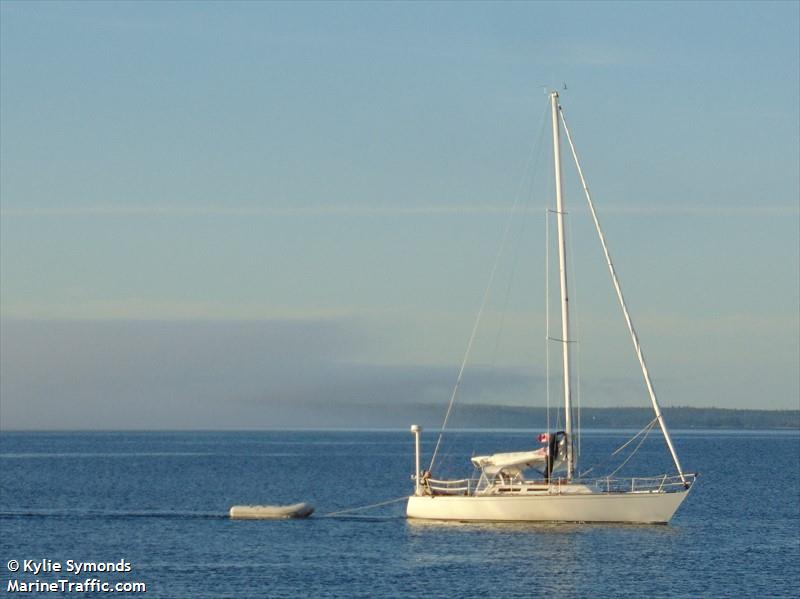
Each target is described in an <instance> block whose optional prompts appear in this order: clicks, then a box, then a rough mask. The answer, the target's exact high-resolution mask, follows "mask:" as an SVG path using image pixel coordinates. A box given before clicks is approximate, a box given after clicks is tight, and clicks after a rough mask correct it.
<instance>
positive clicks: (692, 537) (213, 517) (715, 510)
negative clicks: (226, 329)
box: [0, 431, 800, 598]
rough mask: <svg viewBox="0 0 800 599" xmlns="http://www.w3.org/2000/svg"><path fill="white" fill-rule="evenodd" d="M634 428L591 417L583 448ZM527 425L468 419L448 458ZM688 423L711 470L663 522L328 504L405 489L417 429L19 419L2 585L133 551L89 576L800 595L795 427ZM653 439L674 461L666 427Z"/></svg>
mask: <svg viewBox="0 0 800 599" xmlns="http://www.w3.org/2000/svg"><path fill="white" fill-rule="evenodd" d="M629 436H630V433H625V432H620V433H614V432H605V433H592V434H587V435H585V436H584V439H583V460H584V464H589V463H591V462H592V459H593V456H594V454H595V453H596V454H597V455H604V454H605V453H606V452H607V451H608V450H609V449H612V448H614V447H616V446H617V445H619V444H620V443H622V442H623V441H624V440H625V439H627V438H628V437H629ZM531 437H532V435H531V434H530V433H512V434H508V433H503V434H501V433H480V434H478V433H464V434H460V435H456V436H454V438H453V441H452V443H451V444H450V446H449V448H448V450H447V453H446V455H445V459H444V461H443V466H447V465H450V466H451V467H453V465H454V464H463V463H464V462H465V461H466V458H467V457H468V456H469V455H470V454H472V453H473V452H483V451H487V450H490V451H491V450H500V449H505V448H508V449H511V448H524V447H526V446H527V445H529V443H528V440H529V439H530V438H531ZM675 440H676V444H677V446H678V451H679V453H680V455H681V457H682V459H683V461H684V462H685V464H684V466H685V467H686V469H687V470H690V471H698V472H700V473H701V476H700V479H699V481H698V483H697V485H696V487H695V489H694V490H693V491H692V494H691V495H690V496H689V498H688V499H687V500H686V502H685V503H684V504H683V506H682V507H681V509H680V510H679V512H678V513H677V515H676V517H675V518H674V520H673V521H672V523H671V524H670V525H668V526H623V525H564V524H561V525H555V524H554V525H512V524H498V525H489V524H480V525H475V524H472V525H468V524H431V523H427V524H424V523H415V522H410V521H406V520H405V519H404V518H403V517H402V513H403V504H402V503H395V504H391V505H388V506H385V507H382V508H379V509H377V510H373V511H370V512H365V515H367V514H368V515H369V516H370V517H348V518H322V517H319V516H320V515H321V514H324V513H326V512H331V511H334V510H337V509H340V508H347V507H353V506H360V505H365V504H369V503H374V502H378V501H381V500H384V499H392V498H396V497H400V496H401V495H403V494H405V493H407V492H409V491H410V489H411V481H410V480H409V475H410V472H411V464H412V461H413V456H412V438H411V435H410V434H408V433H406V432H356V433H346V432H259V433H52V434H51V433H5V434H3V435H0V558H1V559H0V582H1V583H2V587H3V593H5V591H6V585H7V583H8V580H9V577H10V576H12V575H11V574H10V573H9V572H8V569H7V568H8V566H7V565H6V564H7V562H8V560H10V559H17V560H19V561H22V560H23V559H52V560H56V561H60V562H62V563H64V564H66V562H67V560H69V559H73V560H76V561H98V562H99V561H102V562H107V561H119V560H120V559H123V558H124V559H126V560H127V561H128V562H130V563H131V564H132V569H133V570H132V572H130V573H127V574H115V573H112V574H93V575H91V576H93V577H97V578H101V579H103V580H105V581H109V582H117V581H142V582H145V583H146V584H147V587H148V588H147V594H146V595H144V596H147V597H152V596H156V597H175V598H180V597H298V596H312V597H326V596H331V597H395V596H399V595H400V594H401V593H402V594H407V595H410V596H420V597H422V596H424V597H462V596H475V595H491V596H500V595H502V596H505V597H509V596H510V597H531V596H538V595H543V594H545V593H559V594H560V595H562V596H569V597H591V596H613V595H625V596H650V597H653V596H671V597H732V596H756V595H763V596H769V597H789V596H793V597H796V596H797V595H798V587H799V586H800V566H799V565H798V564H800V436H799V435H798V434H797V433H796V432H792V433H719V432H711V433H697V432H692V433H681V432H680V431H678V432H677V433H675ZM433 441H434V439H433V438H428V439H427V442H426V449H427V451H428V452H430V450H431V444H432V442H433ZM640 453H641V455H640V456H638V457H640V458H641V459H642V460H643V461H644V463H647V464H650V465H651V467H653V468H654V467H660V466H661V464H660V463H659V462H662V463H663V457H664V456H663V454H664V450H663V447H662V446H661V445H660V444H655V445H652V444H650V443H649V442H648V444H646V445H645V446H644V447H643V448H642V449H641V450H640ZM647 471H648V472H652V470H651V469H650V468H648V470H647ZM462 473H463V472H462ZM296 501H310V502H312V503H314V504H315V505H316V506H317V514H316V515H315V516H314V517H313V518H311V519H309V520H302V521H231V520H229V519H227V518H226V517H225V514H226V512H227V509H228V508H229V507H230V506H231V505H234V504H241V503H290V502H296ZM65 567H66V566H65ZM12 577H16V578H18V579H19V580H21V581H23V580H35V579H36V578H37V577H36V576H33V575H20V576H12ZM38 578H39V579H40V580H42V581H47V582H51V581H55V580H58V579H59V578H65V576H64V575H63V574H56V573H52V574H42V575H39V576H38ZM83 579H84V576H78V577H77V578H73V580H83ZM126 596H127V595H126Z"/></svg>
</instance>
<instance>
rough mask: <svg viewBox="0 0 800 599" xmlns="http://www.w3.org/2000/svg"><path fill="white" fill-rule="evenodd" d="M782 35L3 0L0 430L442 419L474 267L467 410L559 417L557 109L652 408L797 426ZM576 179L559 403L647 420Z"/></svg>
mask: <svg viewBox="0 0 800 599" xmlns="http://www.w3.org/2000/svg"><path fill="white" fill-rule="evenodd" d="M799 29H800V4H799V3H797V2H777V3H770V2H757V3H756V2H754V3H749V2H736V3H728V2H715V3H683V2H680V3H669V2H666V3H655V2H653V3H638V2H631V3H624V2H623V3H603V2H591V3H581V2H572V3H546V2H537V3H480V2H470V3H458V2H453V3H446V2H439V3H424V2H416V3H390V2H380V3H366V2H364V3H362V2H358V3H334V2H326V3H313V2H303V3H255V2H245V3H233V2H225V3H214V2H202V3H190V2H176V3H169V2H158V3H156V2H136V3H123V2H117V3H97V2H87V3H79V2H63V3H48V2H35V3H30V2H11V1H6V0H3V1H2V2H0V358H2V359H0V428H2V429H6V430H11V429H39V428H41V429H59V428H61V429H72V428H88V429H92V428H99V429H109V428H111V429H117V428H119V429H128V428H137V429H150V428H160V429H164V428H166V429H179V428H275V427H304V426H316V427H320V426H323V427H324V426H326V425H327V424H330V422H331V420H330V418H331V417H332V416H331V415H333V414H336V413H337V412H339V411H341V410H344V409H345V408H346V407H348V406H349V407H350V408H352V407H353V406H356V411H357V412H358V411H365V412H369V411H370V410H378V411H379V410H382V409H385V407H386V406H397V405H408V406H411V407H410V408H409V411H410V412H412V413H413V406H414V404H419V403H425V404H434V405H437V404H438V405H441V406H442V412H444V409H445V407H446V404H447V400H448V399H449V396H450V392H451V390H452V387H453V384H454V383H455V380H456V376H457V374H458V370H459V366H460V364H461V361H462V359H463V356H464V352H465V349H466V347H467V344H468V341H469V338H470V333H471V330H472V327H473V323H474V321H475V317H476V314H477V312H478V310H479V307H480V305H481V301H482V297H483V294H484V290H485V288H486V285H487V281H488V280H489V274H490V271H491V270H492V267H493V265H494V264H495V257H496V256H497V255H498V248H502V251H500V252H499V256H500V258H499V259H498V261H497V264H498V266H497V271H496V272H497V274H496V277H495V279H494V284H493V286H492V287H491V289H490V293H489V296H488V297H489V299H488V302H487V307H486V310H485V314H484V318H483V319H482V321H481V325H480V327H479V329H478V334H477V337H476V340H475V345H474V349H473V352H472V354H471V356H470V360H469V365H468V367H467V370H466V371H465V377H464V382H463V385H462V389H461V400H462V401H465V402H477V403H495V404H508V405H545V403H546V402H547V401H550V402H551V403H554V404H555V403H557V402H558V397H557V396H558V393H560V391H559V389H558V388H557V380H558V376H559V373H558V371H557V364H558V360H557V357H558V356H557V352H558V351H560V348H559V347H553V344H552V343H551V344H550V348H549V351H550V358H549V361H550V363H551V367H550V368H548V367H547V363H548V357H547V345H548V344H547V342H546V341H545V336H546V324H545V323H546V318H545V314H546V310H547V308H546V302H545V296H546V295H547V288H546V286H545V280H546V279H547V275H546V268H545V262H546V257H547V255H548V253H549V255H550V257H552V255H553V251H554V250H553V245H552V239H553V237H552V236H553V235H554V228H553V226H552V223H550V228H549V233H548V225H547V223H546V220H547V218H546V216H545V215H546V209H547V206H548V205H550V203H551V202H552V195H553V193H552V191H551V190H552V174H551V169H552V165H551V160H552V159H551V149H550V147H549V145H548V144H549V143H550V141H549V137H548V136H549V135H550V134H549V131H548V129H547V126H548V123H547V121H546V102H547V96H546V91H547V90H549V89H553V88H557V89H559V90H561V102H562V105H563V107H564V114H565V116H566V118H567V121H568V123H569V125H570V128H571V130H572V133H573V136H574V138H575V143H576V145H577V149H578V153H579V155H580V157H581V161H582V166H583V169H584V171H585V174H586V177H587V179H588V184H589V187H590V189H591V191H592V194H593V197H594V200H595V202H596V204H597V208H598V212H599V214H600V218H601V220H602V222H603V225H604V227H605V228H606V236H607V238H608V240H609V243H610V249H611V253H612V256H613V258H614V261H615V264H616V267H617V270H618V273H619V275H620V277H621V281H622V286H623V289H624V290H625V294H626V297H627V299H628V302H629V307H630V310H631V312H632V315H633V318H634V322H635V323H636V326H637V329H638V332H639V336H640V338H641V341H642V344H643V346H644V350H645V354H646V356H647V358H648V361H649V367H650V370H651V373H652V375H653V380H654V383H655V387H656V391H657V393H658V395H659V399H660V401H661V403H662V404H663V405H666V406H697V407H709V406H715V407H725V408H771V409H798V408H800V405H798V404H800V399H799V396H800V390H799V388H800V385H799V383H798V379H799V378H800V375H799V374H798V370H799V368H800V367H798V364H799V363H800V350H799V349H798V347H799V346H800V314H799V313H798V311H799V310H800V308H798V306H799V305H800V281H799V278H800V274H799V273H800V239H799V238H800V233H799V231H800V149H799V146H800V142H799V140H800V75H799V73H800V31H799ZM565 84H566V89H563V88H564V86H565ZM567 158H568V156H567V155H566V154H565V172H566V171H567V170H569V171H570V172H569V173H567V174H566V175H565V177H566V181H565V194H566V202H567V210H568V212H569V216H568V224H569V238H568V239H569V248H570V255H571V256H572V258H571V260H572V261H573V262H572V263H571V264H570V275H571V286H572V296H573V297H572V298H571V299H572V302H573V307H574V308H575V312H576V314H575V322H576V323H577V327H576V334H575V335H576V339H577V343H576V344H575V347H576V349H577V351H576V352H575V353H576V354H577V355H576V357H575V361H576V370H577V371H578V373H579V375H580V380H579V382H576V386H577V387H578V390H579V391H580V398H581V402H582V403H583V405H587V406H620V405H622V406H642V407H645V406H647V405H648V399H647V395H646V393H645V390H644V386H643V384H642V381H641V376H640V374H639V372H638V366H637V364H636V360H635V355H634V353H633V351H632V349H631V346H630V342H629V339H628V338H627V331H626V330H625V325H624V321H623V320H622V317H621V315H620V311H619V308H618V306H617V305H616V303H615V302H616V300H615V298H614V295H613V289H612V287H611V284H610V282H609V280H608V275H607V272H606V270H605V265H604V263H603V259H602V254H601V251H600V247H599V245H598V242H597V238H596V235H595V233H594V231H593V229H592V225H591V223H590V221H589V219H588V217H587V213H586V208H585V201H584V200H583V198H582V195H581V189H580V187H579V185H578V181H577V178H576V177H575V175H574V173H572V171H573V170H574V169H568V168H567V167H569V166H571V165H570V164H569V163H568V162H566V159H567ZM506 231H508V233H507V234H505V232H506ZM548 236H549V237H548ZM504 239H505V242H504V241H503V240H504ZM547 239H550V242H551V243H550V246H549V247H550V251H549V252H548V251H547V248H548V245H547V242H546V240H547ZM549 280H550V281H551V283H550V288H549V292H550V296H551V306H550V311H551V314H550V320H551V323H552V324H551V326H557V316H558V313H557V301H556V299H555V296H553V293H552V292H553V289H554V288H555V284H556V283H555V278H553V272H552V271H551V272H550V277H549ZM548 380H550V381H553V384H551V385H550V387H551V389H550V391H549V397H550V399H549V400H548V391H547V388H548V385H547V384H546V383H547V381H548ZM403 424H404V423H403V422H401V423H399V425H403Z"/></svg>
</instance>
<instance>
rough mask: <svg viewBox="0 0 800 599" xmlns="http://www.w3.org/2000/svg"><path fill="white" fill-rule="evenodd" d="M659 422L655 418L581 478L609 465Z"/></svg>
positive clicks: (581, 475)
mask: <svg viewBox="0 0 800 599" xmlns="http://www.w3.org/2000/svg"><path fill="white" fill-rule="evenodd" d="M657 420H658V419H657V418H653V419H652V420H651V421H650V422H648V423H647V424H646V425H645V427H644V428H643V429H641V430H640V431H639V432H638V433H636V434H635V435H634V436H633V437H631V438H630V439H628V440H627V441H625V443H623V444H622V445H620V446H619V447H617V448H616V449H615V450H614V451H612V452H611V453H610V454H609V455H608V456H607V457H605V458H604V459H602V460H600V461H599V462H597V463H596V464H594V465H593V466H592V467H591V468H588V469H587V470H584V471H583V472H581V473H580V475H579V477H580V478H583V477H584V476H586V475H587V474H589V473H590V472H591V471H592V470H594V469H595V468H599V467H600V466H602V465H603V464H605V463H607V462H608V461H609V460H610V459H611V458H612V457H614V456H615V455H617V454H618V453H619V452H620V451H622V450H623V449H625V448H626V447H627V446H628V445H630V444H631V443H633V442H634V441H635V440H636V439H637V438H638V437H639V435H641V434H642V433H644V432H645V431H647V430H650V428H652V426H653V425H654V424H655V423H656V421H657Z"/></svg>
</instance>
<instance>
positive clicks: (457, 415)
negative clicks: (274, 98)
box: [0, 402, 800, 433]
mask: <svg viewBox="0 0 800 599" xmlns="http://www.w3.org/2000/svg"><path fill="white" fill-rule="evenodd" d="M444 410H445V408H444V407H442V406H441V405H438V404H437V405H434V404H421V403H406V404H392V405H386V404H378V405H376V404H361V403H359V404H355V403H348V404H337V403H333V402H331V403H323V402H314V403H302V404H282V403H269V402H265V404H264V414H265V418H264V420H262V421H253V422H248V423H242V424H238V423H235V422H231V423H226V425H225V426H221V427H218V428H205V427H203V428H193V427H187V428H180V427H174V426H165V427H164V428H158V429H155V428H141V427H137V426H129V427H126V426H125V425H124V423H121V424H122V425H121V426H110V427H103V428H99V427H98V428H90V427H83V428H79V429H75V428H63V429H55V428H52V429H39V428H33V427H31V428H13V429H12V428H2V429H0V432H3V433H11V432H48V433H57V432H91V431H97V432H116V431H119V432H123V431H124V432H235V431H242V432H256V431H315V430H316V431H337V430H339V431H376V430H386V431H389V430H405V429H407V428H408V426H409V425H410V424H412V423H414V424H419V425H421V426H422V427H423V428H425V429H427V430H431V431H435V430H439V428H440V427H441V425H442V420H443V418H444ZM280 412H283V413H282V414H280ZM663 412H664V418H665V420H666V422H667V425H668V426H669V428H670V429H671V430H675V431H678V430H685V431H692V430H697V431H701V430H709V431H712V430H717V431H759V430H761V431H798V430H800V410H756V409H730V408H691V407H668V408H663ZM276 413H278V414H280V416H282V417H281V418H278V417H276V416H277V415H278V414H276ZM556 415H557V409H556V408H555V407H553V408H551V409H550V420H549V426H548V417H547V416H548V413H547V409H546V408H544V407H520V406H502V405H497V406H495V405H489V404H460V405H457V406H456V407H455V409H454V410H453V412H452V414H451V416H450V420H449V422H448V429H449V430H453V431H455V430H462V431H469V430H547V429H548V428H549V429H551V430H552V429H555V428H558V426H559V424H558V422H557V420H556V418H557V416H556ZM652 420H653V411H652V409H650V408H647V407H642V408H622V407H616V408H583V409H582V410H581V412H580V419H578V418H576V424H579V425H580V426H581V428H582V429H583V430H586V431H590V430H600V431H602V430H639V429H641V428H643V427H645V426H647V424H648V423H650V422H651V421H652Z"/></svg>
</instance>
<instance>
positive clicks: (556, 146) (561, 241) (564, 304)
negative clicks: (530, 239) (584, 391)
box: [550, 91, 575, 480]
mask: <svg viewBox="0 0 800 599" xmlns="http://www.w3.org/2000/svg"><path fill="white" fill-rule="evenodd" d="M550 108H551V113H552V118H553V163H554V168H555V184H556V222H557V223H558V272H559V279H560V283H561V339H560V341H561V347H562V357H563V362H564V366H563V373H564V432H565V433H566V435H567V480H572V476H573V471H574V468H575V463H574V462H575V456H574V443H573V442H572V388H571V384H570V381H571V378H570V368H569V366H570V360H569V341H570V338H569V297H568V294H567V250H566V245H567V242H566V234H565V232H564V197H563V196H564V194H563V190H562V183H561V140H560V137H559V122H558V111H559V106H558V92H556V91H553V92H550Z"/></svg>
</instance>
